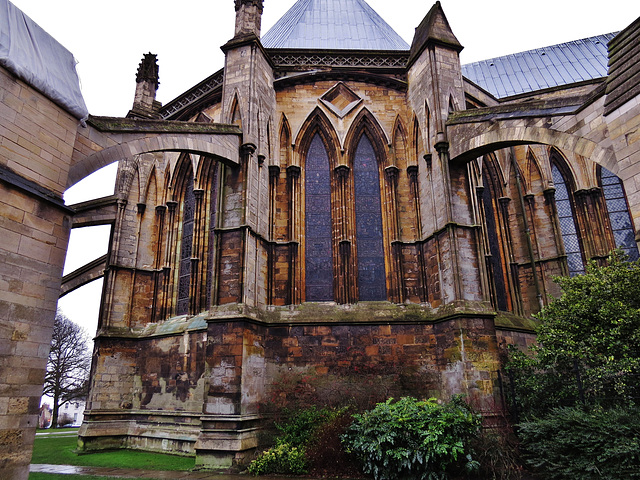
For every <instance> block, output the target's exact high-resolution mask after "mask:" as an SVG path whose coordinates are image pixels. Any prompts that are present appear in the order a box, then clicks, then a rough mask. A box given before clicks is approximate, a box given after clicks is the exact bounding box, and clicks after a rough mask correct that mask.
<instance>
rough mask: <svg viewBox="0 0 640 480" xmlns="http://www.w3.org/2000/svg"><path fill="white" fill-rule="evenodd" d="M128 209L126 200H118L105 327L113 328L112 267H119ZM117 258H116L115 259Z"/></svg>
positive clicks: (107, 280)
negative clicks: (121, 237)
mask: <svg viewBox="0 0 640 480" xmlns="http://www.w3.org/2000/svg"><path fill="white" fill-rule="evenodd" d="M126 207H127V201H126V200H125V199H122V198H119V199H118V212H117V214H116V223H115V225H114V228H113V232H114V234H113V240H112V242H111V249H110V251H109V255H108V258H107V268H106V269H105V283H106V288H105V294H104V297H105V298H108V300H107V301H106V302H104V304H105V306H106V309H105V319H104V320H103V325H101V326H109V327H110V326H111V312H112V311H113V299H114V295H115V287H116V275H115V272H114V270H113V268H112V265H119V264H120V262H119V257H120V254H119V252H118V250H119V249H120V236H121V232H122V222H123V221H124V216H125V210H126ZM114 257H115V258H114Z"/></svg>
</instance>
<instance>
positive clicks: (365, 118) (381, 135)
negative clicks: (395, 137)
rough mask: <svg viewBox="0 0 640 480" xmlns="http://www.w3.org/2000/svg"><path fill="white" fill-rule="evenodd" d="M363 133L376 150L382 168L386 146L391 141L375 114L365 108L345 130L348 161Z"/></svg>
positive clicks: (387, 149) (385, 157) (385, 158)
mask: <svg viewBox="0 0 640 480" xmlns="http://www.w3.org/2000/svg"><path fill="white" fill-rule="evenodd" d="M365 133H366V134H367V137H368V138H369V140H370V141H371V144H372V145H373V148H374V150H375V152H376V155H377V157H378V165H379V166H380V167H381V169H382V168H384V166H385V165H386V164H387V159H388V157H389V148H388V146H389V145H390V144H391V141H390V139H389V136H388V135H387V133H386V132H385V131H384V129H383V128H382V127H381V126H380V123H379V122H378V121H377V120H376V118H375V116H374V115H373V114H372V113H371V112H370V111H369V110H368V109H367V108H363V109H362V110H360V112H359V113H358V115H357V116H356V118H355V119H354V120H353V123H352V124H351V128H350V129H349V131H348V132H347V135H346V137H345V140H344V149H345V152H346V153H347V156H348V158H349V163H352V162H351V157H353V155H354V154H355V150H356V148H357V147H358V144H359V142H360V138H361V137H362V135H364V134H365Z"/></svg>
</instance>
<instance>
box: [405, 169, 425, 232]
mask: <svg viewBox="0 0 640 480" xmlns="http://www.w3.org/2000/svg"><path fill="white" fill-rule="evenodd" d="M407 176H408V177H409V189H410V191H411V200H412V201H413V208H414V215H415V218H414V222H415V223H414V227H415V232H416V234H415V240H419V239H420V238H421V237H422V216H421V212H420V185H419V184H418V166H417V165H410V166H408V167H407Z"/></svg>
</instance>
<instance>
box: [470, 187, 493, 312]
mask: <svg viewBox="0 0 640 480" xmlns="http://www.w3.org/2000/svg"><path fill="white" fill-rule="evenodd" d="M470 178H471V177H470ZM485 188H486V187H485V186H483V185H475V192H476V201H475V205H474V213H476V215H477V219H476V223H479V224H480V231H479V232H478V237H476V238H477V240H476V243H477V245H478V258H479V260H480V262H481V265H480V269H479V270H480V281H481V282H482V297H483V300H485V301H491V303H492V304H493V305H496V306H497V305H498V301H497V295H496V290H495V280H494V279H495V272H494V271H493V263H492V262H489V261H488V257H491V256H492V253H491V246H490V245H489V235H488V230H487V212H486V210H485V208H484V201H483V196H484V189H485ZM471 189H472V191H473V189H474V185H471ZM478 220H479V222H478ZM489 266H490V268H489Z"/></svg>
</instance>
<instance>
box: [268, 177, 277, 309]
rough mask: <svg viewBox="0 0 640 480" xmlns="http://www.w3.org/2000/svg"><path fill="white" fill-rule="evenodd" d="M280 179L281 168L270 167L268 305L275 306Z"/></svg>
mask: <svg viewBox="0 0 640 480" xmlns="http://www.w3.org/2000/svg"><path fill="white" fill-rule="evenodd" d="M279 178H280V167H279V166H278V165H269V222H268V226H269V232H268V234H269V238H268V240H269V243H268V248H269V250H268V252H267V305H273V304H274V298H275V284H276V268H275V266H276V261H275V260H276V259H275V256H276V244H275V241H274V240H275V239H274V230H275V223H276V196H277V192H278V179H279Z"/></svg>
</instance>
